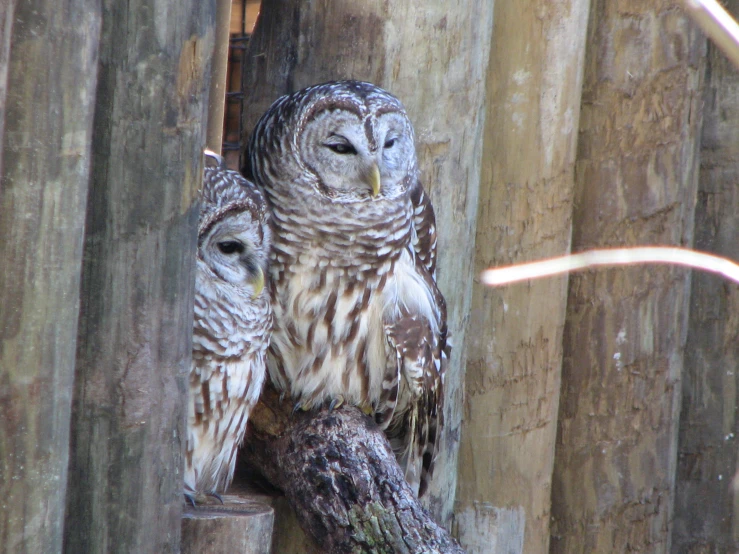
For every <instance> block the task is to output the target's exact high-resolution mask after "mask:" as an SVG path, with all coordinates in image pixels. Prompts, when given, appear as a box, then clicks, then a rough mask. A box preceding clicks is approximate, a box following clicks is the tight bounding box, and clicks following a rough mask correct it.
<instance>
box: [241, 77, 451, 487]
mask: <svg viewBox="0 0 739 554" xmlns="http://www.w3.org/2000/svg"><path fill="white" fill-rule="evenodd" d="M249 154H250V156H249V164H250V165H249V167H248V168H247V172H248V173H249V175H251V176H253V178H254V180H255V182H256V183H257V184H258V185H259V186H261V187H263V188H264V189H265V191H266V193H267V198H268V200H269V203H270V205H271V207H272V212H273V227H274V231H275V232H274V242H273V247H272V255H271V262H270V263H271V265H270V267H271V278H272V280H273V284H274V289H273V296H272V298H273V307H274V310H275V332H274V335H273V340H272V343H271V345H270V350H269V356H268V369H269V374H270V377H271V379H272V380H273V381H274V383H275V384H276V385H277V387H278V388H281V389H283V390H286V391H288V392H289V393H290V394H291V395H293V397H295V398H296V400H297V401H298V402H300V403H301V404H302V405H303V406H304V407H308V408H310V407H313V406H316V405H319V404H321V403H323V402H326V401H332V400H335V399H337V398H342V399H343V400H345V401H347V402H350V403H352V404H355V405H357V406H359V407H361V408H363V409H364V410H366V411H367V412H370V413H373V414H374V415H375V418H376V420H377V422H378V423H379V424H380V425H381V426H382V428H383V429H385V430H386V433H387V434H388V436H389V438H390V439H391V443H392V444H393V447H394V449H395V450H396V454H397V455H398V459H399V460H400V461H401V462H402V463H403V464H404V465H405V468H406V476H407V478H408V480H409V482H411V484H412V485H414V486H415V487H416V490H419V489H420V493H421V494H422V493H423V491H424V489H425V487H426V484H427V480H428V473H429V472H430V471H431V468H432V463H433V457H434V455H435V453H436V449H437V447H438V440H437V439H438V433H439V429H440V428H441V402H442V400H441V399H442V381H443V374H444V370H445V366H446V360H447V357H448V345H447V343H446V332H447V331H446V309H445V305H444V299H443V297H442V296H441V293H440V292H439V290H438V288H437V286H436V283H435V275H434V274H435V263H436V258H435V253H436V230H435V223H434V213H433V208H432V206H431V203H430V202H429V200H428V197H427V196H426V195H425V193H424V191H423V187H422V186H421V184H420V182H419V180H418V169H417V167H416V155H415V144H414V137H413V128H412V126H411V123H410V121H409V119H408V117H407V115H406V113H405V109H404V108H403V105H402V104H401V103H400V101H399V100H398V99H397V98H395V97H394V96H392V95H391V94H389V93H387V92H386V91H384V90H382V89H380V88H378V87H376V86H374V85H371V84H369V83H362V82H357V81H340V82H332V83H326V84H323V85H317V86H314V87H309V88H307V89H304V90H302V91H299V92H296V93H294V94H292V95H289V96H284V97H282V98H280V99H278V100H277V101H276V102H275V103H274V104H273V106H272V108H270V110H269V111H268V112H267V113H266V114H265V115H264V116H263V117H262V119H261V120H260V121H259V123H258V124H257V126H256V128H255V129H254V132H253V134H252V137H251V142H250V145H249Z"/></svg>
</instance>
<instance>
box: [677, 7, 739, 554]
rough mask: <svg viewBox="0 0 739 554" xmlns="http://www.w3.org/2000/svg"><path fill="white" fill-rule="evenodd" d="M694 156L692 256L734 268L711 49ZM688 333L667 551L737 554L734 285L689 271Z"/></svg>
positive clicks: (737, 301)
mask: <svg viewBox="0 0 739 554" xmlns="http://www.w3.org/2000/svg"><path fill="white" fill-rule="evenodd" d="M724 4H725V6H726V8H727V9H729V10H730V11H731V13H732V15H733V16H734V17H737V16H739V2H737V0H731V1H729V2H725V3H724ZM700 157H701V158H700V180H699V184H698V202H697V205H696V213H695V248H696V249H698V250H704V251H708V252H713V253H715V254H717V255H719V256H725V257H728V258H731V259H733V260H739V218H738V217H737V214H739V186H737V184H738V183H739V71H738V70H737V68H736V67H734V66H733V65H732V64H731V63H730V62H729V61H728V60H727V59H726V57H725V56H724V55H723V54H722V53H721V51H719V50H718V49H717V48H715V47H714V46H713V45H710V46H709V53H708V67H707V70H706V84H705V91H704V94H703V132H702V136H701V152H700ZM688 325H689V327H688V337H687V343H686V348H685V366H684V370H683V392H682V408H681V413H680V438H679V444H678V458H677V476H676V483H675V509H674V524H673V533H672V548H673V551H674V552H690V553H694V552H739V506H738V505H737V490H739V489H738V488H737V485H739V481H738V479H737V467H738V466H737V462H738V461H739V457H738V456H737V455H738V454H739V450H738V449H737V440H739V437H737V435H739V417H738V416H737V405H738V404H739V340H737V339H738V338H739V286H737V285H736V284H734V283H729V282H727V281H725V280H723V279H719V278H716V277H715V276H713V275H710V274H708V273H700V272H694V273H693V282H692V286H691V290H690V319H689V322H688Z"/></svg>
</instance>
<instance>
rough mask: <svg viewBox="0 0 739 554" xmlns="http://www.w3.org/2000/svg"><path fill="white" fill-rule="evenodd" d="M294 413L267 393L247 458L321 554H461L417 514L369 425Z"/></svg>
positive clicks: (354, 413) (361, 418)
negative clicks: (278, 493)
mask: <svg viewBox="0 0 739 554" xmlns="http://www.w3.org/2000/svg"><path fill="white" fill-rule="evenodd" d="M291 405H292V403H291V402H288V401H284V402H282V403H281V402H280V399H279V393H277V391H275V390H274V388H272V387H271V386H270V387H268V388H267V389H265V391H264V392H263V393H262V397H261V400H260V403H259V404H258V406H257V407H256V408H255V409H254V412H252V416H251V418H250V420H249V425H250V426H251V429H252V431H251V434H250V435H249V438H248V440H247V442H246V444H245V447H244V450H243V453H244V454H245V457H246V459H247V460H248V461H249V462H248V463H249V464H250V465H252V466H253V467H254V468H256V469H257V470H258V471H259V472H260V473H261V474H262V475H264V476H265V477H266V478H267V479H268V480H269V481H270V482H271V483H272V484H273V485H275V486H276V487H278V488H280V489H282V490H283V491H284V492H285V496H286V497H287V499H288V501H289V502H290V505H291V506H292V507H293V509H294V511H295V513H296V514H297V517H298V521H299V522H300V525H301V527H302V528H303V530H305V531H306V532H307V533H308V534H309V535H310V536H311V537H312V538H313V539H314V540H315V542H316V543H317V545H318V546H319V548H320V551H321V552H330V553H344V552H346V553H357V552H367V553H372V554H382V553H387V554H390V553H398V554H400V553H415V552H429V553H433V552H439V553H441V552H443V553H450V554H452V553H455V552H458V553H461V552H462V549H461V548H459V545H457V544H456V543H455V542H454V540H453V539H452V538H451V536H450V535H449V534H448V533H447V532H446V531H445V530H444V529H443V528H441V527H439V526H438V525H437V524H436V523H434V521H433V520H432V519H431V517H430V516H429V515H428V513H427V512H426V511H425V510H424V509H423V508H422V507H421V506H420V504H419V502H418V500H417V499H416V497H415V495H414V494H413V491H412V490H411V488H410V486H409V485H408V483H407V482H406V480H405V476H404V475H403V471H402V470H401V469H400V466H398V463H397V462H396V460H395V455H394V454H393V452H392V449H391V448H390V444H389V443H388V441H387V439H386V438H385V435H384V434H383V433H382V431H380V429H379V428H378V427H377V425H375V423H374V421H373V420H372V419H371V418H369V417H368V416H366V415H365V414H363V413H362V412H360V411H359V410H358V409H357V408H354V407H352V406H342V407H341V408H338V409H335V410H333V411H329V410H328V408H324V409H322V410H320V411H318V412H302V411H298V412H297V413H295V414H292V415H291V412H292V408H291Z"/></svg>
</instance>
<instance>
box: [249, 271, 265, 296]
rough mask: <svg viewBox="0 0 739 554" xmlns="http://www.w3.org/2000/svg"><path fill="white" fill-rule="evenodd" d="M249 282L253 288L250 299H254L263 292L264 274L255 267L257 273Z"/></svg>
mask: <svg viewBox="0 0 739 554" xmlns="http://www.w3.org/2000/svg"><path fill="white" fill-rule="evenodd" d="M249 282H250V283H251V285H252V286H253V287H254V292H253V293H252V295H251V297H252V298H256V297H257V296H259V295H260V294H261V292H262V291H263V290H264V272H263V271H262V268H261V267H259V266H257V272H256V274H255V275H254V277H252V279H251V280H250V281H249Z"/></svg>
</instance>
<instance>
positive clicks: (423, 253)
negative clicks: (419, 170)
mask: <svg viewBox="0 0 739 554" xmlns="http://www.w3.org/2000/svg"><path fill="white" fill-rule="evenodd" d="M410 197H411V204H412V205H413V234H412V237H413V238H412V242H413V252H414V254H415V256H416V261H417V263H418V262H420V264H421V265H423V267H425V268H426V270H427V271H428V273H429V275H431V278H432V279H436V215H435V214H434V207H433V206H432V205H431V200H430V199H429V197H428V194H426V191H424V190H423V185H421V181H419V180H418V179H415V181H414V183H413V185H411V189H410Z"/></svg>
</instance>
